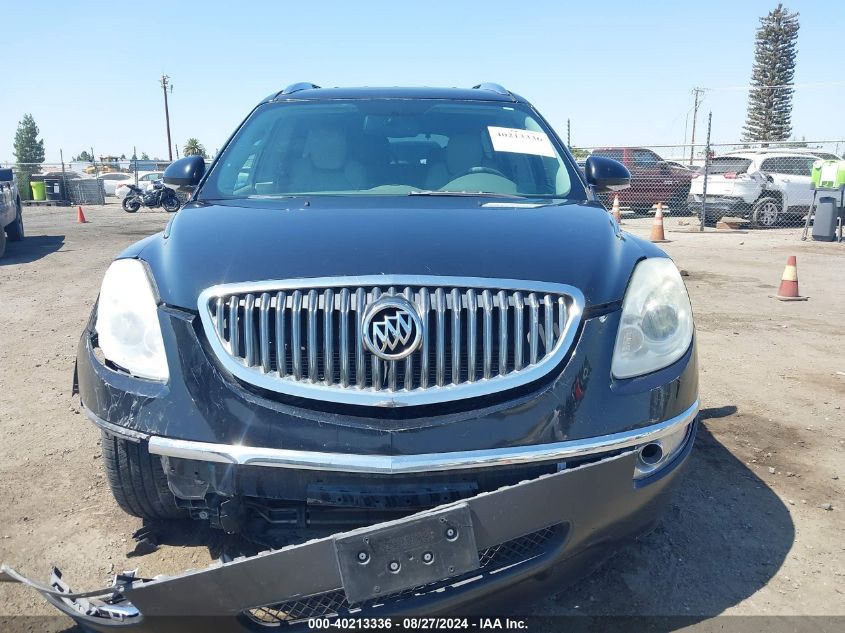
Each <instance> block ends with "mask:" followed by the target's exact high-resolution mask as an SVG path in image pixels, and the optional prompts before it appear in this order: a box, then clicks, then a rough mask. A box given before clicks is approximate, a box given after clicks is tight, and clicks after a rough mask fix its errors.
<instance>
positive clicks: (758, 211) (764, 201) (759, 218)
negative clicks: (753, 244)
mask: <svg viewBox="0 0 845 633" xmlns="http://www.w3.org/2000/svg"><path fill="white" fill-rule="evenodd" d="M779 216H780V200H778V199H777V198H772V197H765V198H760V199H759V200H757V202H755V203H754V206H753V207H752V208H751V225H752V226H753V227H754V228H755V229H771V228H774V227H775V225H776V224H777V223H778V217H779Z"/></svg>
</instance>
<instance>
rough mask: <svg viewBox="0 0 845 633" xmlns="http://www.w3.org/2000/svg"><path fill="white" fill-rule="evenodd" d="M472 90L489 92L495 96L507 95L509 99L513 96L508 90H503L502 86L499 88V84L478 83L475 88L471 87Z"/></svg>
mask: <svg viewBox="0 0 845 633" xmlns="http://www.w3.org/2000/svg"><path fill="white" fill-rule="evenodd" d="M472 89H473V90H490V91H491V92H495V93H496V94H500V95H507V96H509V97H512V96H513V95H512V94H511V93H510V91H509V90H507V89H505V87H504V86H501V85H499V84H494V83H492V82H489V81H488V82H484V83H480V84H478V85H477V86H473V87H472Z"/></svg>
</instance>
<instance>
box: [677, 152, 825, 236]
mask: <svg viewBox="0 0 845 633" xmlns="http://www.w3.org/2000/svg"><path fill="white" fill-rule="evenodd" d="M817 160H819V157H818V156H817V155H815V154H809V153H806V152H792V151H781V152H774V151H749V152H743V153H732V154H728V155H725V156H717V157H715V158H713V159H712V160H711V161H710V166H709V174H708V176H707V211H706V213H707V218H706V219H707V220H708V221H719V220H720V219H722V218H723V217H725V216H735V217H743V218H749V219H750V220H751V223H752V225H753V226H754V227H756V228H771V227H773V226H775V225H777V224H778V223H779V222H781V221H783V220H786V219H792V220H793V221H795V220H798V219H800V218H803V217H804V216H805V215H806V214H807V212H808V211H809V209H810V205H811V204H812V202H813V190H812V188H811V186H810V173H811V171H812V169H813V163H814V162H816V161H817ZM703 193H704V174H698V175H697V176H695V177H694V178H693V179H692V182H691V183H690V196H689V206H690V210H691V211H693V212H695V213H698V214H700V212H701V202H702V196H703Z"/></svg>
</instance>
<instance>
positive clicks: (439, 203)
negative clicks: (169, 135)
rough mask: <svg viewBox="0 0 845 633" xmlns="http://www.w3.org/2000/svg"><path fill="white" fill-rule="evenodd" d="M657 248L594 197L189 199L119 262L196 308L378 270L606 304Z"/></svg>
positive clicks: (171, 300)
mask: <svg viewBox="0 0 845 633" xmlns="http://www.w3.org/2000/svg"><path fill="white" fill-rule="evenodd" d="M654 255H663V253H662V251H660V250H659V249H657V248H656V247H653V246H651V244H649V243H647V242H643V241H641V240H639V239H637V238H634V237H632V236H630V235H627V234H624V233H621V232H619V231H618V228H617V227H616V225H615V224H614V223H613V221H612V219H611V217H610V215H609V214H608V213H607V212H606V211H605V210H604V209H603V208H601V207H600V206H597V205H594V204H589V203H570V204H550V205H542V206H536V205H518V204H511V203H504V204H503V203H502V202H501V201H500V200H495V199H490V198H477V197H472V198H452V197H449V198H445V197H444V198H428V197H426V198H423V197H420V198H416V197H414V198H409V199H407V200H406V199H401V200H400V202H399V203H397V199H396V198H395V197H392V196H390V197H387V196H384V197H382V198H376V197H367V198H366V199H361V200H359V199H357V198H351V197H336V198H328V197H327V198H315V199H311V200H309V201H305V200H304V199H301V198H300V199H292V200H281V201H280V200H272V201H267V200H263V201H252V200H238V201H231V202H229V201H227V202H226V203H225V204H208V203H191V204H189V205H187V206H186V207H184V208H183V209H182V210H180V211H179V212H178V214H177V215H176V216H174V218H173V220H172V221H171V224H170V225H169V226H168V228H167V230H166V231H165V232H164V233H161V234H158V235H156V236H152V237H151V238H147V239H146V240H142V241H141V242H139V243H138V244H136V245H135V246H134V247H130V248H129V249H127V251H125V252H124V253H123V254H122V255H121V257H139V258H140V259H143V260H145V261H146V262H148V264H149V266H150V269H151V271H152V274H153V276H154V278H155V280H156V284H157V286H158V290H159V294H160V296H161V299H162V301H163V302H164V303H166V304H168V305H172V306H178V307H182V308H186V309H190V310H196V308H197V299H198V297H199V294H200V293H201V292H202V291H203V290H204V289H206V288H208V287H210V286H214V285H216V284H222V283H235V282H245V281H266V280H274V279H279V280H281V279H293V278H305V277H331V276H358V275H379V274H407V275H413V274H418V275H448V276H466V277H488V278H506V279H525V280H533V281H548V282H557V283H566V284H571V285H573V286H576V287H577V288H579V289H581V291H582V292H583V293H584V296H585V299H586V302H587V305H588V306H589V305H599V304H605V303H611V302H614V301H619V300H621V299H622V297H623V294H624V291H625V288H626V286H627V283H628V278H629V277H630V274H631V271H632V270H633V266H634V265H635V264H636V262H637V261H638V260H639V259H641V258H642V257H644V256H654Z"/></svg>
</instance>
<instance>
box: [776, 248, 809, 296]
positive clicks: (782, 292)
mask: <svg viewBox="0 0 845 633" xmlns="http://www.w3.org/2000/svg"><path fill="white" fill-rule="evenodd" d="M775 299H779V300H780V301H806V300H807V299H808V297H802V296H801V295H799V294H798V260H797V259H796V257H795V255H790V256H789V257H787V259H786V267H785V268H784V269H783V276H781V278H780V288H778V293H777V294H776V295H775Z"/></svg>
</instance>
